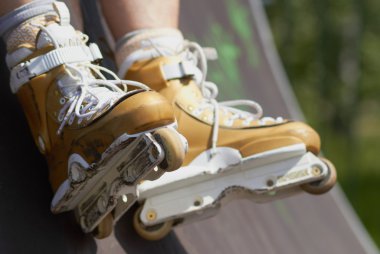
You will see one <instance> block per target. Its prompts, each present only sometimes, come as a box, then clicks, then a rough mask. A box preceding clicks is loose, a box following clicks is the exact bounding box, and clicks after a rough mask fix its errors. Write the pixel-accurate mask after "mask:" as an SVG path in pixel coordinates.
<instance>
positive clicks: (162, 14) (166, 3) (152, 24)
mask: <svg viewBox="0 0 380 254" xmlns="http://www.w3.org/2000/svg"><path fill="white" fill-rule="evenodd" d="M100 3H101V7H102V10H103V15H104V17H105V19H106V21H107V24H108V26H109V28H110V30H111V32H112V35H113V37H114V39H115V40H118V39H120V38H121V37H122V36H123V35H125V34H126V33H129V32H132V31H134V30H138V29H144V28H163V27H168V28H177V27H178V13H179V0H113V1H109V0H100Z"/></svg>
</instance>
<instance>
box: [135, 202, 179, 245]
mask: <svg viewBox="0 0 380 254" xmlns="http://www.w3.org/2000/svg"><path fill="white" fill-rule="evenodd" d="M142 208H143V207H142V206H140V207H139V208H138V209H137V210H136V212H135V214H134V216H133V227H134V228H135V230H136V232H137V234H138V235H140V236H141V237H142V238H144V239H146V240H150V241H156V240H160V239H162V238H164V237H165V236H167V235H168V234H169V233H170V231H171V229H172V227H173V221H172V220H171V221H166V222H164V223H160V224H158V225H154V226H145V225H144V224H143V223H142V221H141V220H140V214H141V212H142Z"/></svg>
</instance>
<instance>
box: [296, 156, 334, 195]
mask: <svg viewBox="0 0 380 254" xmlns="http://www.w3.org/2000/svg"><path fill="white" fill-rule="evenodd" d="M322 161H323V162H324V163H325V164H326V166H327V167H328V169H329V173H328V174H327V176H326V178H325V179H322V180H320V181H316V182H311V183H306V184H303V185H301V188H302V189H303V190H304V191H306V192H307V193H310V194H314V195H321V194H324V193H326V192H328V191H329V190H330V189H331V188H332V187H334V185H335V183H336V178H337V174H336V169H335V167H334V165H333V164H332V163H331V162H330V161H329V160H327V159H325V158H322Z"/></svg>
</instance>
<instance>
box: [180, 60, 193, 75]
mask: <svg viewBox="0 0 380 254" xmlns="http://www.w3.org/2000/svg"><path fill="white" fill-rule="evenodd" d="M179 67H180V70H181V72H182V75H183V77H188V76H194V75H195V73H194V65H193V64H192V63H191V62H188V61H182V62H180V63H179Z"/></svg>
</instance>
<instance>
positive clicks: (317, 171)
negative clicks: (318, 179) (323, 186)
mask: <svg viewBox="0 0 380 254" xmlns="http://www.w3.org/2000/svg"><path fill="white" fill-rule="evenodd" d="M311 172H312V174H313V176H320V175H321V173H322V172H321V169H320V168H318V167H313V169H312V171H311Z"/></svg>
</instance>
